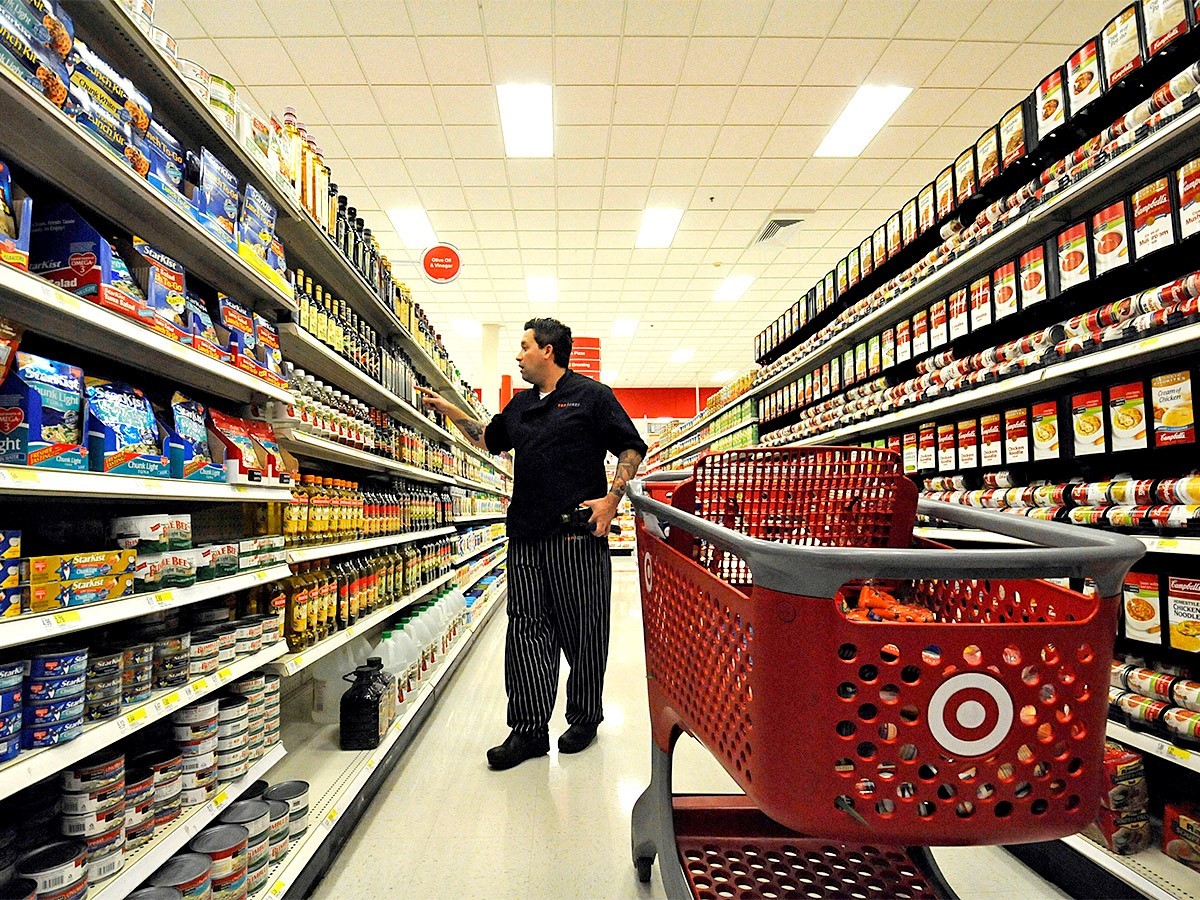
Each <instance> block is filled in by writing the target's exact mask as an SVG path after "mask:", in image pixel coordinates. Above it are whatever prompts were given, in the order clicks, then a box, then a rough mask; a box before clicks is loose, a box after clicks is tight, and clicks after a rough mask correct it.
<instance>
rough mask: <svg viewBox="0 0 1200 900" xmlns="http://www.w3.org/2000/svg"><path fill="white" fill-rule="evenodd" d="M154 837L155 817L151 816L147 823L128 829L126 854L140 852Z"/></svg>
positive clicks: (126, 832)
mask: <svg viewBox="0 0 1200 900" xmlns="http://www.w3.org/2000/svg"><path fill="white" fill-rule="evenodd" d="M153 837H154V817H153V816H151V817H150V818H149V819H148V820H147V821H146V822H145V823H143V824H141V825H138V826H137V827H136V828H127V829H126V830H125V852H126V853H133V852H135V851H137V850H140V849H141V848H142V847H144V846H146V844H148V843H150V840H151V838H153Z"/></svg>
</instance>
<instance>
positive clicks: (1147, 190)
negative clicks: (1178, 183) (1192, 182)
mask: <svg viewBox="0 0 1200 900" xmlns="http://www.w3.org/2000/svg"><path fill="white" fill-rule="evenodd" d="M1130 203H1131V205H1132V207H1133V248H1134V252H1135V253H1136V255H1137V258H1138V259H1142V258H1143V257H1144V256H1146V255H1147V254H1149V253H1153V252H1154V251H1155V250H1161V249H1162V248H1163V247H1170V246H1171V245H1172V244H1174V243H1175V216H1174V211H1173V210H1172V209H1171V185H1170V180H1169V179H1168V178H1167V177H1166V176H1165V175H1164V176H1163V177H1162V178H1156V179H1154V181H1152V182H1150V183H1149V184H1148V185H1146V186H1145V187H1143V188H1141V189H1140V190H1138V191H1135V192H1134V194H1133V197H1132V199H1131V201H1130Z"/></svg>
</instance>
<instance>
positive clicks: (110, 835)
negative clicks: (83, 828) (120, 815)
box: [84, 808, 129, 859]
mask: <svg viewBox="0 0 1200 900" xmlns="http://www.w3.org/2000/svg"><path fill="white" fill-rule="evenodd" d="M128 812H129V810H128V808H127V809H126V817H125V821H126V822H128V821H129V816H128ZM84 843H85V844H87V849H88V859H91V858H92V857H93V856H104V855H105V854H107V853H112V852H113V851H114V850H117V849H120V848H121V847H124V846H125V823H124V822H123V823H121V824H120V825H116V826H114V827H113V828H110V829H109V830H108V831H106V832H104V833H103V834H97V835H93V836H91V837H88V838H85V839H84Z"/></svg>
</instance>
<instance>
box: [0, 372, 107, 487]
mask: <svg viewBox="0 0 1200 900" xmlns="http://www.w3.org/2000/svg"><path fill="white" fill-rule="evenodd" d="M82 407H83V371H82V370H81V369H79V368H77V367H75V366H70V365H67V364H66V363H60V362H54V361H53V360H49V359H43V358H42V357H40V356H34V355H33V354H32V353H20V352H18V353H17V357H16V364H15V365H14V367H13V369H12V371H11V372H9V375H8V377H7V378H6V379H5V380H4V383H3V384H0V463H7V464H16V465H23V466H43V467H45V468H51V469H71V470H75V471H82V470H84V469H86V468H87V450H86V449H84V447H83V429H82V427H81V423H82Z"/></svg>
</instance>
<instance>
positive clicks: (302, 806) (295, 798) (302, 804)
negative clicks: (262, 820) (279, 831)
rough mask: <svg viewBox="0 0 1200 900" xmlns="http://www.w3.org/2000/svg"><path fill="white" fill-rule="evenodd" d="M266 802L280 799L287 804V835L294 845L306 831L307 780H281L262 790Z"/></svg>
mask: <svg viewBox="0 0 1200 900" xmlns="http://www.w3.org/2000/svg"><path fill="white" fill-rule="evenodd" d="M263 799H264V800H266V801H267V802H271V801H273V800H281V801H283V802H284V803H286V804H287V805H288V837H289V840H290V841H291V843H292V844H293V845H294V844H295V843H296V841H298V840H299V839H300V838H301V837H302V836H303V835H304V833H305V832H306V831H308V782H307V781H281V782H279V784H273V785H271V786H270V787H269V788H267V789H266V790H265V791H264V792H263Z"/></svg>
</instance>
